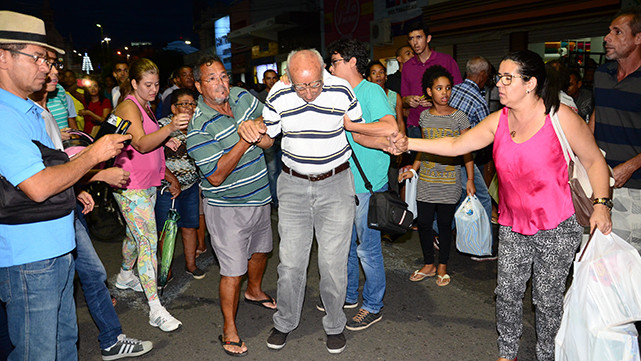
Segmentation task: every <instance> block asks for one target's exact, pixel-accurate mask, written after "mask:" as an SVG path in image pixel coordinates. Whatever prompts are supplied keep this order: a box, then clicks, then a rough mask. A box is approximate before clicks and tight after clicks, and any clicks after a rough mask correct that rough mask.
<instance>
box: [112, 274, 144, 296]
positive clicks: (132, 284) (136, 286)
mask: <svg viewBox="0 0 641 361" xmlns="http://www.w3.org/2000/svg"><path fill="white" fill-rule="evenodd" d="M130 275H131V276H130V277H129V278H127V277H125V276H124V275H123V273H122V272H120V273H118V277H116V288H118V289H121V290H126V289H132V290H134V291H136V292H142V286H141V285H140V280H139V279H138V277H136V275H134V274H133V272H132V273H130Z"/></svg>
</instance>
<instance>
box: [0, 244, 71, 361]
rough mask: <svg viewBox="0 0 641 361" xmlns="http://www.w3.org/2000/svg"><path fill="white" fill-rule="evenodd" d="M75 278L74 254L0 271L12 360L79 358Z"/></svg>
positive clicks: (0, 269) (0, 284)
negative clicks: (11, 346)
mask: <svg viewBox="0 0 641 361" xmlns="http://www.w3.org/2000/svg"><path fill="white" fill-rule="evenodd" d="M53 241H55V240H54V239H52V242H53ZM73 275H74V265H73V257H72V256H71V253H66V254H64V255H62V256H58V257H54V258H50V259H46V260H42V261H36V262H31V263H26V264H22V265H18V266H11V267H2V268H0V298H1V299H2V301H3V302H5V303H6V306H7V316H8V319H9V336H10V337H11V343H13V345H14V346H15V349H14V350H13V352H11V354H10V355H9V360H47V361H48V360H71V361H73V360H77V359H78V350H77V349H76V342H77V341H78V324H77V322H76V306H75V302H74V300H73Z"/></svg>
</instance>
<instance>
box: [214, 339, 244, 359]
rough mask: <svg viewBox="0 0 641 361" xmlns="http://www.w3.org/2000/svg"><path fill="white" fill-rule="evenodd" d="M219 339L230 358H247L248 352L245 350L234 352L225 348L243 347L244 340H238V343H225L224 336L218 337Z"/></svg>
mask: <svg viewBox="0 0 641 361" xmlns="http://www.w3.org/2000/svg"><path fill="white" fill-rule="evenodd" d="M218 339H219V340H220V343H221V345H222V346H223V351H225V353H226V354H228V355H229V356H234V357H242V356H247V350H245V351H244V352H233V351H230V350H228V349H226V348H225V346H238V347H243V340H241V339H240V338H239V339H238V342H234V341H223V335H220V336H218Z"/></svg>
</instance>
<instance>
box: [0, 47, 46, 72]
mask: <svg viewBox="0 0 641 361" xmlns="http://www.w3.org/2000/svg"><path fill="white" fill-rule="evenodd" d="M7 50H9V51H10V52H12V53H14V54H20V55H24V56H28V57H30V58H31V59H33V62H34V63H36V64H38V65H43V64H47V66H48V67H49V70H51V67H52V66H53V65H54V64H55V62H53V61H50V60H49V59H47V57H46V56H40V55H34V54H27V53H23V52H21V51H18V50H12V49H7Z"/></svg>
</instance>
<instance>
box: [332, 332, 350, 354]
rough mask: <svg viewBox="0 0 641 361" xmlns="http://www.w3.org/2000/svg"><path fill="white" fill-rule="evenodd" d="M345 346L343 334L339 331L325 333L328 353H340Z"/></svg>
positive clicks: (345, 341)
mask: <svg viewBox="0 0 641 361" xmlns="http://www.w3.org/2000/svg"><path fill="white" fill-rule="evenodd" d="M345 346H347V340H345V335H343V333H342V332H341V333H339V334H338V335H327V351H329V353H341V352H343V350H345Z"/></svg>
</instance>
